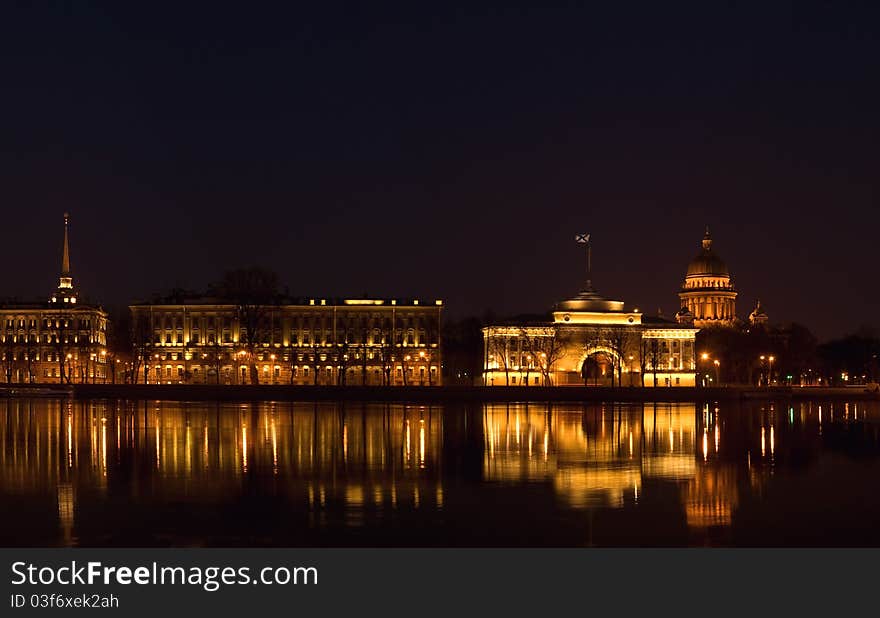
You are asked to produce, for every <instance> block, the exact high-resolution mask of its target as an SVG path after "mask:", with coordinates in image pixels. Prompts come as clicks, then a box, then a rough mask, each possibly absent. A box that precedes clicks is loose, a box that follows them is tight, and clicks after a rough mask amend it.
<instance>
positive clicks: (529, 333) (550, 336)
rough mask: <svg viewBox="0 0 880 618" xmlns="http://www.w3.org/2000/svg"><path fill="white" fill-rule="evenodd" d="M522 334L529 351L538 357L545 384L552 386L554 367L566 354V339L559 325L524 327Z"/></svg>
mask: <svg viewBox="0 0 880 618" xmlns="http://www.w3.org/2000/svg"><path fill="white" fill-rule="evenodd" d="M520 336H521V337H522V338H523V341H524V343H525V344H526V348H527V349H528V351H529V353H530V354H531V355H532V356H533V357H534V358H535V359H536V362H537V365H538V369H539V370H540V371H541V374H542V376H543V377H544V386H552V384H553V381H552V379H551V376H552V375H553V367H554V365H555V364H556V362H557V361H558V360H559V359H560V358H562V357H563V356H564V355H565V341H564V340H563V336H562V333H561V331H560V329H559V327H558V326H548V327H541V328H539V329H522V330H521V333H520Z"/></svg>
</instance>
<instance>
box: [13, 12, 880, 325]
mask: <svg viewBox="0 0 880 618" xmlns="http://www.w3.org/2000/svg"><path fill="white" fill-rule="evenodd" d="M535 4H544V3H535ZM875 4H876V3H864V4H854V3H846V2H827V3H814V2H793V3H785V2H756V3H748V4H747V3H736V4H730V5H728V4H727V3H722V2H694V3H678V2H672V3H665V2H645V3H638V2H609V3H587V2H578V3H571V4H569V5H564V4H563V5H558V6H555V7H548V6H543V7H541V8H534V7H532V8H528V7H525V6H524V7H519V8H517V7H513V6H512V4H511V3H509V2H505V3H501V4H498V5H497V6H491V5H486V4H482V5H479V6H478V5H477V4H476V3H471V2H468V3H465V4H464V5H463V6H458V7H456V6H453V5H452V4H450V3H435V4H433V5H432V4H430V3H426V2H412V1H409V2H402V3H399V4H386V3H373V2H365V3H361V4H359V5H358V4H342V3H337V2H314V3H294V2H290V3H278V4H274V5H268V4H261V3H251V2H247V3H245V2H242V3H235V4H224V3H222V2H210V3H204V4H200V3H184V2H173V3H167V4H164V3H160V2H149V3H127V2H108V3H89V2H84V1H82V2H67V3H52V4H48V5H44V4H42V3H39V2H9V3H3V5H2V9H0V50H2V54H0V80H2V89H0V97H2V98H0V101H2V102H0V110H2V115H0V136H2V147H0V153H2V154H0V199H2V204H3V206H2V212H3V215H4V216H3V220H4V226H3V242H2V243H0V251H2V263H3V264H4V265H6V266H7V267H6V268H4V269H3V272H2V275H0V294H2V295H4V296H9V295H20V296H26V297H37V296H39V297H42V296H45V295H46V294H47V293H48V292H49V291H50V290H51V289H52V287H54V285H55V284H56V281H57V279H56V278H57V271H58V268H59V262H60V257H59V250H60V240H61V239H60V234H61V220H62V219H61V217H62V213H63V212H64V211H65V210H69V211H70V212H71V214H72V225H71V234H72V241H73V255H72V261H73V269H74V275H75V277H76V279H75V281H76V282H77V284H78V285H79V287H80V288H81V289H82V291H83V292H84V293H85V294H87V295H89V296H91V297H93V298H98V299H101V300H103V301H104V302H105V303H111V304H113V303H126V302H128V301H129V300H130V299H133V298H137V297H141V296H146V295H148V294H150V293H152V292H154V291H163V290H167V289H168V288H170V287H172V286H183V287H192V288H202V287H204V286H205V285H206V284H207V283H208V282H210V281H212V280H215V279H217V278H218V277H219V276H220V274H221V273H222V271H223V270H224V269H227V268H230V267H235V266H240V265H251V264H262V265H267V266H271V267H273V268H274V269H275V270H277V271H278V273H279V275H280V277H281V280H282V282H283V283H284V284H285V285H287V286H289V288H290V291H291V293H294V294H297V295H305V296H308V295H316V296H320V295H328V296H334V295H355V294H362V293H364V292H368V293H369V294H371V295H384V296H397V297H406V296H419V297H427V298H443V299H445V301H446V303H447V306H448V309H449V311H450V313H452V314H453V315H454V316H461V315H466V314H470V313H482V312H483V311H485V310H486V309H489V308H493V309H494V310H495V311H496V312H499V313H518V312H528V311H541V310H545V309H549V307H550V306H551V305H552V304H553V303H554V302H556V301H558V300H561V299H563V298H565V297H567V296H570V295H572V294H573V293H575V292H576V291H577V290H578V289H579V288H580V286H581V283H582V279H583V269H584V267H583V262H584V259H583V253H582V247H581V246H579V245H576V244H575V243H574V234H575V233H577V232H590V233H591V234H592V235H593V239H594V245H593V247H594V271H595V272H594V281H595V283H596V286H597V288H598V289H599V290H600V292H602V293H604V294H606V295H609V296H614V297H618V298H621V299H623V300H625V301H627V303H628V304H629V305H636V306H638V307H640V308H642V309H643V310H645V311H650V312H654V311H656V309H657V308H658V307H660V308H662V309H663V311H664V313H665V314H667V315H670V314H672V313H673V312H674V311H675V310H676V309H677V308H678V297H677V292H678V289H679V286H680V285H681V282H682V278H683V276H684V271H685V268H686V266H687V263H688V261H689V260H690V259H691V258H692V257H693V256H694V255H695V254H696V253H697V251H698V249H699V244H700V239H701V237H702V234H703V229H704V227H705V225H706V224H708V225H710V226H711V228H712V231H713V236H714V237H715V243H716V244H715V247H716V249H717V250H718V253H719V254H720V255H721V256H722V257H723V258H724V259H725V260H726V261H727V263H728V265H729V267H730V269H731V271H732V274H733V276H734V281H735V283H736V285H737V287H738V289H739V291H740V297H739V299H738V301H737V307H738V313H739V314H740V316H741V317H746V316H747V315H748V312H749V311H750V309H751V308H752V306H753V305H754V302H755V299H756V298H760V299H761V300H762V301H763V303H764V306H765V308H766V310H767V312H768V313H769V314H770V317H771V320H772V321H774V322H780V321H799V322H802V323H805V324H807V325H808V326H810V327H811V328H812V329H813V330H814V331H815V332H816V333H817V334H818V335H819V336H820V337H821V338H823V339H824V338H828V337H834V336H839V335H842V334H844V333H846V332H850V331H853V330H855V329H856V328H858V327H859V326H860V325H863V324H873V325H880V317H878V307H880V291H878V290H880V286H878V278H877V247H878V243H880V237H878V232H880V225H878V224H880V215H878V213H877V207H878V197H877V191H876V188H877V183H878V170H880V157H878V143H880V140H878V137H880V122H878V110H880V88H878V79H880V40H878V17H880V10H878V9H877V8H875V7H874V5H875ZM606 5H607V6H606Z"/></svg>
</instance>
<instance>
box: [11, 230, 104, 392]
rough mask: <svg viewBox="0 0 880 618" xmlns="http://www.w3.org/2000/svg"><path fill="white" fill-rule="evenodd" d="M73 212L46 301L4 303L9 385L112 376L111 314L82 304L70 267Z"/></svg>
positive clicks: (76, 380) (86, 379)
mask: <svg viewBox="0 0 880 618" xmlns="http://www.w3.org/2000/svg"><path fill="white" fill-rule="evenodd" d="M69 226H70V216H69V215H68V214H67V213H65V214H64V243H63V248H62V257H61V276H60V277H59V279H58V287H57V288H56V289H55V291H54V292H52V294H51V296H50V297H49V298H48V300H46V301H43V302H33V303H23V302H7V303H2V304H0V349H2V363H3V370H2V372H0V380H2V381H3V382H7V383H48V384H61V383H73V382H93V383H94V382H105V381H106V380H107V376H108V371H107V367H108V362H107V361H108V357H107V356H108V354H107V325H108V324H107V313H106V312H105V311H104V310H103V308H101V307H100V306H99V305H93V304H89V303H88V302H83V299H82V298H81V297H80V295H79V291H78V290H77V289H76V287H75V286H74V284H73V274H72V271H71V269H70V239H69Z"/></svg>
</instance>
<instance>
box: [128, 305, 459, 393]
mask: <svg viewBox="0 0 880 618" xmlns="http://www.w3.org/2000/svg"><path fill="white" fill-rule="evenodd" d="M130 309H131V313H132V322H133V324H134V325H135V326H134V328H135V331H136V339H137V340H138V343H137V345H136V347H137V348H138V353H139V355H140V356H141V361H142V365H141V369H140V372H139V373H140V374H141V378H143V376H144V375H146V380H147V381H148V382H150V383H160V382H161V383H184V382H188V383H194V384H205V383H207V384H242V383H250V382H251V377H250V375H249V373H248V367H249V365H254V366H255V367H256V373H257V375H258V380H259V382H260V383H261V384H371V385H380V384H390V385H424V386H428V385H436V384H439V383H440V369H439V368H440V363H441V360H442V359H441V345H440V312H441V309H442V302H441V301H439V300H438V301H434V302H433V303H420V302H419V301H418V300H414V301H412V302H411V303H406V304H398V302H397V301H396V300H373V299H370V300H366V299H345V300H338V301H328V300H324V299H307V300H286V301H283V302H280V303H278V304H275V305H271V306H269V305H267V306H265V307H260V308H259V310H258V311H256V312H253V311H252V312H251V314H250V315H251V316H252V317H247V316H246V314H245V312H243V311H241V310H240V307H239V306H238V305H234V304H229V301H224V300H222V299H219V298H206V297H192V298H181V297H172V298H167V299H164V300H161V301H156V302H153V303H142V304H136V305H132V306H131V307H130ZM248 320H251V322H250V323H249V322H248ZM249 332H250V333H251V337H252V338H253V339H254V341H253V342H251V343H250V344H249V343H248V341H247V339H248V333H249ZM251 355H253V356H251Z"/></svg>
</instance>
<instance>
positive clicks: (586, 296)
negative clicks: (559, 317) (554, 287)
mask: <svg viewBox="0 0 880 618" xmlns="http://www.w3.org/2000/svg"><path fill="white" fill-rule="evenodd" d="M556 309H557V310H558V311H623V301H622V300H611V299H610V298H605V297H604V296H602V295H601V294H599V293H598V292H596V290H594V289H593V286H592V283H591V282H589V281H588V282H587V287H586V289H584V290H582V291H581V292H580V294H578V295H577V296H575V297H574V298H570V299H568V300H564V301H562V302H561V303H557V305H556Z"/></svg>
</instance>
